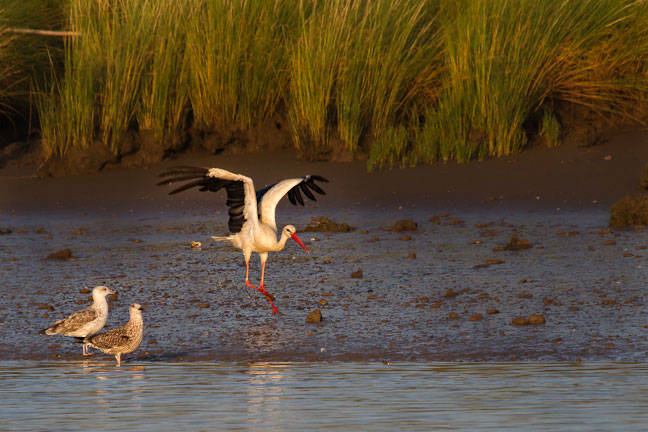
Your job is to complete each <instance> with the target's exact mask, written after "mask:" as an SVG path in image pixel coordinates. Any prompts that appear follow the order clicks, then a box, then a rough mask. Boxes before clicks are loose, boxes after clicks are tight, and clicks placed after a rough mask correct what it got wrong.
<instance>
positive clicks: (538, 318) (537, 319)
mask: <svg viewBox="0 0 648 432" xmlns="http://www.w3.org/2000/svg"><path fill="white" fill-rule="evenodd" d="M545 322H546V320H545V317H543V316H542V315H531V316H530V317H529V324H531V325H540V324H544V323H545Z"/></svg>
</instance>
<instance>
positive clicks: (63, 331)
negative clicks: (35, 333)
mask: <svg viewBox="0 0 648 432" xmlns="http://www.w3.org/2000/svg"><path fill="white" fill-rule="evenodd" d="M116 293H117V292H116V291H113V290H111V289H109V288H107V287H105V286H98V287H95V288H94V289H93V290H92V304H91V305H90V306H88V307H87V308H86V309H84V310H82V311H79V312H75V313H73V314H72V315H70V316H69V317H67V318H65V319H62V320H59V321H56V322H55V323H54V324H52V326H51V327H49V328H46V329H45V330H41V331H40V334H46V335H55V334H58V335H62V336H74V337H81V338H84V337H86V336H90V335H93V334H95V333H97V332H98V331H99V330H101V329H102V328H103V327H104V326H105V325H106V321H107V320H108V302H107V301H106V296H108V295H110V294H116ZM83 355H88V348H87V345H85V344H84V345H83Z"/></svg>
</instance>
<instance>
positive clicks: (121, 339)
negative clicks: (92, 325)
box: [79, 303, 144, 366]
mask: <svg viewBox="0 0 648 432" xmlns="http://www.w3.org/2000/svg"><path fill="white" fill-rule="evenodd" d="M142 309H143V308H142V306H141V305H139V304H138V303H133V304H131V305H130V308H129V312H130V319H129V320H128V322H127V323H126V324H124V325H123V326H121V327H118V328H115V329H112V330H108V331H105V332H103V333H99V334H96V335H94V336H88V337H86V338H83V339H80V338H79V343H83V344H88V345H89V346H91V347H93V348H97V349H98V350H101V351H103V352H104V353H106V354H113V355H114V356H115V360H117V366H120V365H121V355H122V354H128V353H131V352H133V351H135V350H136V349H137V347H138V346H139V345H140V343H142V336H143V335H144V321H143V320H142Z"/></svg>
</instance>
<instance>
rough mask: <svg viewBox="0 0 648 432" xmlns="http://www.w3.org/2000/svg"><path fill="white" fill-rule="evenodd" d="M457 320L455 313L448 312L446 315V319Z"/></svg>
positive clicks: (457, 315)
mask: <svg viewBox="0 0 648 432" xmlns="http://www.w3.org/2000/svg"><path fill="white" fill-rule="evenodd" d="M458 318H459V314H458V313H456V312H450V313H449V314H448V319H451V320H454V319H458Z"/></svg>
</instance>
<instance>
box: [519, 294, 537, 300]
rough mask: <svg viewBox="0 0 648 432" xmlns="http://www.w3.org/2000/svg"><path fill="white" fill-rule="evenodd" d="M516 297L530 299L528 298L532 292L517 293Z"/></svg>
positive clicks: (531, 296)
mask: <svg viewBox="0 0 648 432" xmlns="http://www.w3.org/2000/svg"><path fill="white" fill-rule="evenodd" d="M517 297H518V298H521V299H530V298H533V294H531V293H520V294H518V295H517Z"/></svg>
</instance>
